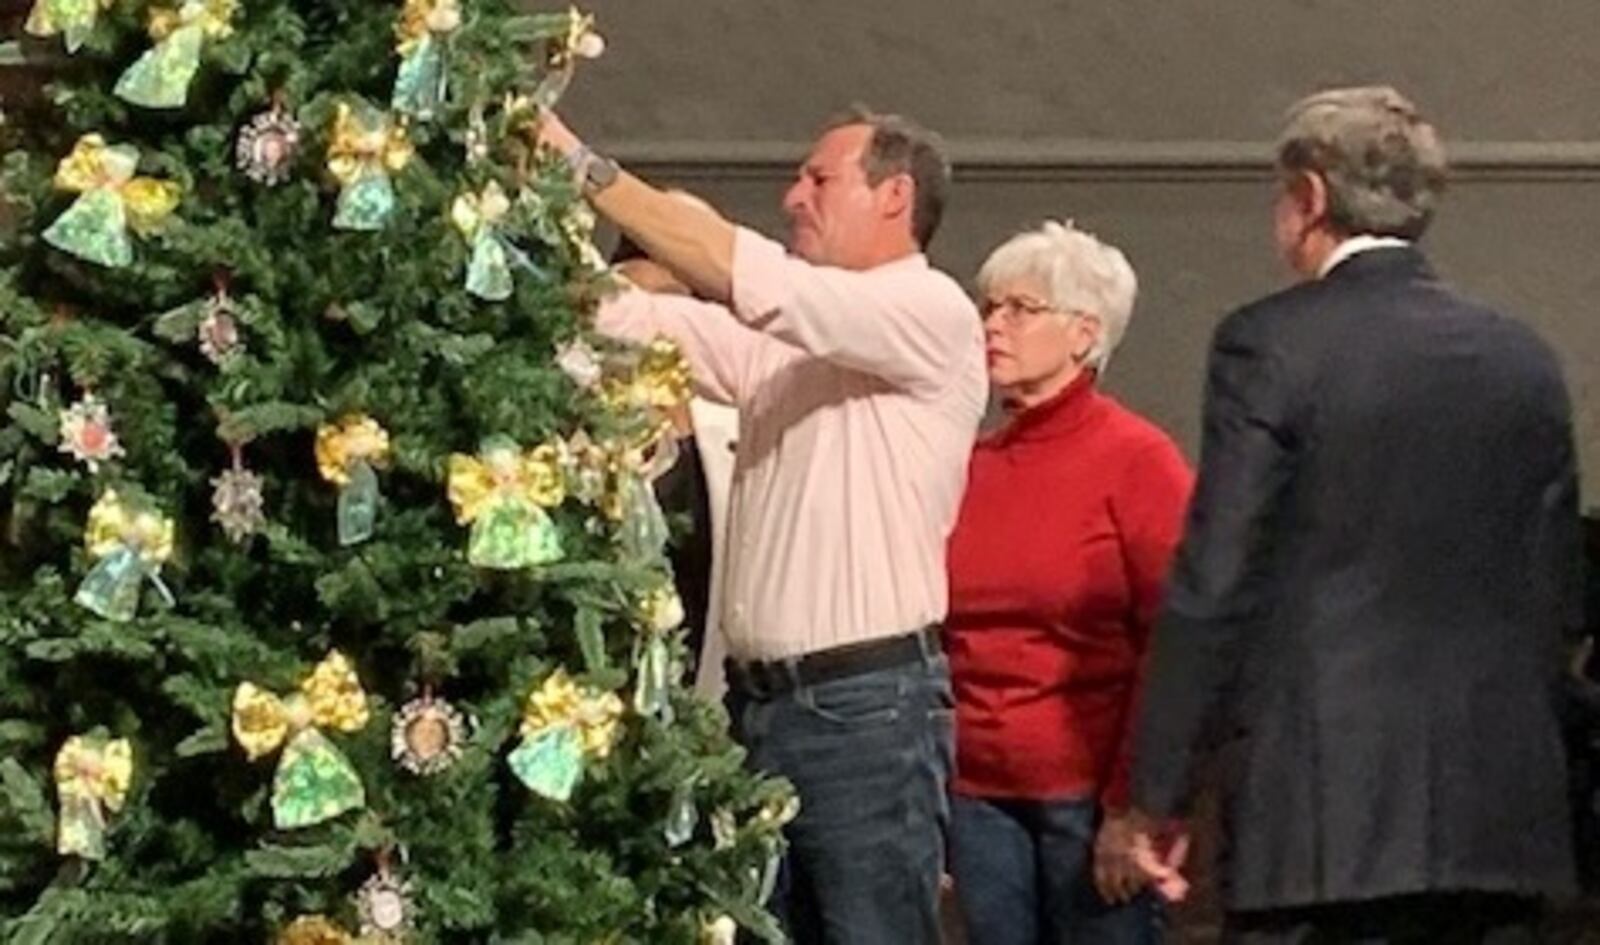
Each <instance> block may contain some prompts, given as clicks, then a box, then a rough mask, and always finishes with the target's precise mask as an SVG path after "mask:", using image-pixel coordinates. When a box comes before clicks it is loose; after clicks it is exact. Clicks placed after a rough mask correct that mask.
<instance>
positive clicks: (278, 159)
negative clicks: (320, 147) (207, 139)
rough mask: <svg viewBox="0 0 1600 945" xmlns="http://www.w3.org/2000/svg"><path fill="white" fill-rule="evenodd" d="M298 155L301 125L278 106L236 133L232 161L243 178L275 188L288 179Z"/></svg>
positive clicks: (274, 106) (251, 120)
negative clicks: (242, 174) (236, 141)
mask: <svg viewBox="0 0 1600 945" xmlns="http://www.w3.org/2000/svg"><path fill="white" fill-rule="evenodd" d="M299 152H300V123H299V122H298V121H295V119H294V116H293V115H290V114H289V113H288V112H287V111H285V110H284V108H283V107H282V106H281V105H273V107H272V108H271V110H269V111H265V112H262V113H261V114H259V115H257V116H255V117H254V118H252V119H250V123H249V124H247V125H245V126H244V128H243V129H241V130H240V131H239V142H238V145H237V147H236V149H235V152H234V158H235V162H236V163H237V164H238V167H239V170H241V171H243V172H244V174H245V176H246V177H248V178H250V179H251V180H253V181H255V182H257V183H259V184H266V185H267V186H268V187H275V186H277V185H278V184H281V183H283V182H284V181H286V180H288V179H289V172H290V169H291V168H292V167H293V165H294V159H295V156H296V155H298V154H299Z"/></svg>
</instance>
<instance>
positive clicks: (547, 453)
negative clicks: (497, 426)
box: [447, 436, 566, 570]
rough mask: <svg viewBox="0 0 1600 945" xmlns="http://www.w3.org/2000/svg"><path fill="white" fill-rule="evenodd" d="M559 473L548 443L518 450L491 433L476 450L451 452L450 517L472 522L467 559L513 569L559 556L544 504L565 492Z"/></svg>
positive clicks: (555, 452) (558, 456) (557, 539)
mask: <svg viewBox="0 0 1600 945" xmlns="http://www.w3.org/2000/svg"><path fill="white" fill-rule="evenodd" d="M564 478H565V477H564V476H563V475H562V472H561V454H560V451H559V450H558V449H557V447H555V446H553V445H550V444H545V445H543V446H539V447H536V448H535V449H532V450H527V451H524V450H522V449H521V448H520V447H518V446H517V444H516V443H515V442H513V441H512V440H511V439H509V438H508V437H503V436H493V437H489V438H488V439H486V440H485V441H484V442H483V445H482V447H481V448H480V449H479V452H478V455H477V456H467V455H465V454H462V453H456V454H453V455H452V456H451V457H450V474H449V483H448V487H447V489H448V495H449V497H450V504H451V505H453V506H455V510H456V521H457V522H459V523H460V524H463V525H467V524H470V525H471V526H472V533H471V535H470V537H469V538H468V540H467V561H468V562H469V563H471V564H472V565H474V566H475V567H480V568H495V569H499V570H519V569H522V568H529V567H535V566H537V565H542V564H550V563H552V562H555V561H559V560H561V557H562V549H561V533H560V531H559V530H558V529H557V528H556V525H555V522H553V521H551V519H550V516H549V514H548V513H546V512H545V509H551V508H555V507H556V506H558V505H560V504H561V501H562V500H563V499H564V498H565V497H566V489H565V484H564V482H563V480H564Z"/></svg>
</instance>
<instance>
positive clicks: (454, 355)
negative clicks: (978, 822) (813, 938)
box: [0, 0, 794, 943]
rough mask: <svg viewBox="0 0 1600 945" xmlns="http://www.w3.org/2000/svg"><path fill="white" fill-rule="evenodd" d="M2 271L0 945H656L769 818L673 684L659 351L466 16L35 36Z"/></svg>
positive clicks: (129, 18) (757, 880) (537, 62)
mask: <svg viewBox="0 0 1600 945" xmlns="http://www.w3.org/2000/svg"><path fill="white" fill-rule="evenodd" d="M25 32H26V34H28V35H26V36H23V37H21V38H20V45H18V44H13V45H12V46H11V47H10V48H9V50H8V51H7V54H8V55H11V56H13V57H15V56H17V55H19V54H21V55H30V56H39V55H50V56H52V57H55V58H57V59H58V61H57V62H56V64H55V66H54V67H53V69H52V76H53V83H52V85H51V86H50V88H49V102H50V104H51V106H52V110H51V114H52V116H53V119H52V120H51V121H49V122H30V123H28V124H27V125H26V126H25V127H24V126H19V125H18V124H17V123H16V122H15V121H13V122H10V123H9V124H7V125H6V126H5V127H4V128H0V133H3V134H5V135H7V136H8V137H7V139H6V141H5V144H6V147H7V149H8V151H7V153H6V155H5V158H4V166H3V174H4V176H3V186H4V191H3V195H4V199H5V202H6V204H7V212H6V216H7V218H8V220H9V224H8V227H7V231H6V232H5V234H4V238H3V242H0V320H3V334H4V337H3V339H0V340H3V348H0V392H3V393H0V396H3V397H4V398H5V400H6V412H5V418H4V421H3V422H4V426H3V427H0V517H3V526H4V527H3V536H0V940H3V941H6V942H72V943H98V942H173V943H198V942H228V943H243V942H273V941H276V942H283V943H312V942H316V943H333V942H357V941H359V942H369V943H376V942H386V943H399V942H413V941H414V942H419V943H420V942H527V943H566V942H571V943H593V942H608V943H610V942H617V943H621V942H648V943H670V942H696V941H702V940H713V941H714V940H727V939H731V934H732V933H731V928H732V925H733V924H734V923H735V922H736V923H738V924H742V925H744V926H747V927H748V928H750V929H752V930H753V931H755V932H757V933H759V934H761V935H764V936H766V937H769V938H771V937H774V936H775V931H774V928H773V926H772V924H771V922H770V919H769V918H768V917H767V916H766V915H765V913H763V912H762V910H761V906H760V903H761V902H762V899H763V895H764V892H763V889H764V886H766V885H767V884H768V883H770V881H771V876H772V869H773V864H774V863H775V862H776V857H777V855H778V853H779V850H780V845H781V840H780V829H781V827H782V825H783V823H784V821H785V819H786V818H787V817H790V816H792V815H793V809H794V808H793V802H792V799H791V795H790V793H789V792H788V790H787V788H786V786H785V785H783V784H781V783H778V782H774V781H771V780H767V779H763V778H761V777H759V776H756V775H754V774H751V773H749V772H748V771H746V770H745V768H744V766H743V757H742V755H741V753H740V751H739V750H738V749H737V748H736V747H735V746H733V745H732V743H731V742H730V741H729V739H728V737H727V736H726V734H725V723H724V718H723V717H722V715H721V713H720V711H719V710H717V709H715V708H713V707H711V706H709V705H707V704H704V703H702V702H699V701H697V700H695V699H694V698H693V697H692V696H691V695H690V694H689V693H688V692H687V691H686V690H685V689H684V688H683V686H682V685H681V682H680V680H681V678H682V665H681V664H682V662H683V660H684V654H683V651H682V647H681V645H680V644H679V642H678V638H677V635H676V633H675V631H674V629H673V628H674V625H675V624H676V622H677V620H678V619H679V618H678V613H679V608H678V605H677V600H676V596H675V594H674V592H673V591H672V588H671V583H670V574H669V573H668V570H667V567H666V564H665V559H664V554H663V545H664V543H665V542H666V540H667V535H666V532H665V523H664V521H663V520H662V514H661V510H660V508H659V506H657V505H656V503H655V500H654V498H653V495H652V492H651V488H650V481H651V478H652V476H653V475H655V474H657V473H658V472H659V471H660V469H661V468H662V467H664V466H665V465H668V464H670V462H671V461H672V456H671V441H670V438H669V437H667V436H666V435H665V433H664V427H663V424H662V418H661V412H660V411H661V408H663V407H666V406H668V405H671V404H673V403H675V402H678V401H680V400H681V399H682V398H683V397H685V396H686V389H687V376H686V373H685V370H684V367H683V364H682V361H681V360H680V359H678V358H677V356H676V353H675V352H674V351H673V350H672V349H671V347H670V346H667V345H664V344H660V345H655V346H651V347H649V348H647V349H644V350H638V349H628V348H623V347H620V346H613V345H609V344H607V343H606V342H605V341H604V340H602V339H600V338H598V337H595V336H593V335H592V334H590V333H589V331H588V329H587V327H586V325H587V317H586V316H587V313H589V312H591V311H592V310H593V307H594V305H595V303H596V301H597V300H598V299H599V298H600V297H601V296H602V295H603V294H604V293H605V292H606V291H607V290H608V288H609V283H608V277H607V275H606V273H605V271H604V267H603V266H602V265H601V264H600V262H599V261H598V258H597V253H596V252H595V249H594V246H593V244H592V242H591V229H592V225H593V223H592V217H591V216H589V214H588V212H587V208H586V207H585V206H584V205H583V203H582V202H581V200H579V199H578V195H577V194H575V193H574V188H573V184H572V182H571V173H570V171H569V170H568V169H567V168H566V167H565V166H564V165H563V164H562V163H561V162H560V161H559V160H556V159H554V158H553V157H552V156H550V155H547V154H542V153H539V152H538V151H537V150H536V149H535V148H533V146H532V145H531V144H530V142H531V141H533V140H534V136H533V135H532V134H531V128H532V127H533V123H535V122H536V121H537V120H538V117H539V114H540V111H539V110H540V108H541V107H542V106H549V105H551V104H553V103H554V102H555V100H556V99H557V98H558V97H559V96H560V95H561V93H562V92H563V91H564V89H565V87H566V85H567V83H568V81H569V80H570V79H571V77H572V75H573V71H574V68H575V67H576V66H577V65H578V64H579V63H580V61H582V60H585V59H589V58H593V57H595V56H597V55H599V54H600V52H601V50H602V45H603V44H602V43H601V40H600V37H599V34H598V33H597V32H596V31H595V28H594V24H593V22H592V20H591V19H590V18H589V17H587V16H585V15H583V14H581V13H580V12H578V11H576V10H565V11H546V12H536V11H527V10H523V9H521V8H519V6H518V5H517V4H514V3H511V2H507V0H404V2H402V0H165V2H157V0H36V2H34V3H33V5H32V8H31V10H30V12H29V14H28V17H27V20H26V24H25Z"/></svg>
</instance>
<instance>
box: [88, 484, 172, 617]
mask: <svg viewBox="0 0 1600 945" xmlns="http://www.w3.org/2000/svg"><path fill="white" fill-rule="evenodd" d="M173 531H174V528H173V524H172V519H170V518H167V517H165V516H163V515H160V514H158V513H156V512H154V511H152V510H151V509H149V508H147V507H145V506H143V505H142V504H140V503H137V502H130V501H126V500H124V499H123V497H122V496H121V495H119V494H118V493H117V490H115V489H107V490H106V491H105V492H103V493H101V494H100V498H99V499H98V500H97V501H96V502H95V504H94V506H93V507H92V508H91V509H89V522H88V525H87V526H86V527H85V528H84V544H85V546H86V547H87V550H88V552H89V557H90V558H93V559H94V560H95V565H94V567H92V568H90V569H89V573H88V574H87V575H86V576H85V577H84V579H83V583H82V584H80V585H78V591H77V593H76V594H74V595H73V598H72V599H73V600H74V601H75V602H76V603H77V604H78V605H79V606H81V607H84V608H86V609H87V610H89V611H90V612H91V613H94V614H95V615H97V616H100V617H104V618H105V619H106V620H111V621H115V622H117V623H126V622H128V621H130V620H132V619H133V618H134V616H135V615H136V614H138V612H139V597H140V591H141V590H142V589H143V587H144V582H145V580H146V579H148V580H149V581H150V583H152V584H154V585H155V588H156V591H157V592H158V593H160V595H161V597H162V599H163V600H165V601H166V603H167V606H169V607H170V606H172V605H173V604H174V603H175V601H174V600H173V597H172V591H171V590H169V589H168V588H167V585H166V583H165V582H163V581H162V580H161V566H162V565H163V564H165V563H166V561H167V559H169V558H171V557H172V547H173Z"/></svg>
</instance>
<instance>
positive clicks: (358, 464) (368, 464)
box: [316, 413, 389, 547]
mask: <svg viewBox="0 0 1600 945" xmlns="http://www.w3.org/2000/svg"><path fill="white" fill-rule="evenodd" d="M316 455H317V472H318V473H320V474H321V475H322V478H323V479H325V480H327V481H328V482H330V483H333V484H334V485H336V486H338V487H339V509H338V517H339V522H338V524H339V544H341V545H344V546H346V547H348V546H350V545H356V544H360V543H361V542H363V541H366V540H367V539H368V538H371V537H372V532H373V529H374V528H375V527H376V526H377V521H378V501H379V500H380V499H381V498H382V494H381V493H380V492H379V491H378V473H377V471H376V470H377V468H379V467H382V466H384V465H385V464H387V463H388V461H389V431H387V430H385V429H384V428H383V427H382V426H381V425H380V424H379V423H378V421H376V420H374V419H372V418H371V417H369V416H367V415H366V414H362V413H357V414H350V415H347V416H345V417H342V418H340V420H339V421H338V422H337V423H325V424H323V425H322V426H320V427H318V428H317V445H316Z"/></svg>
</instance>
